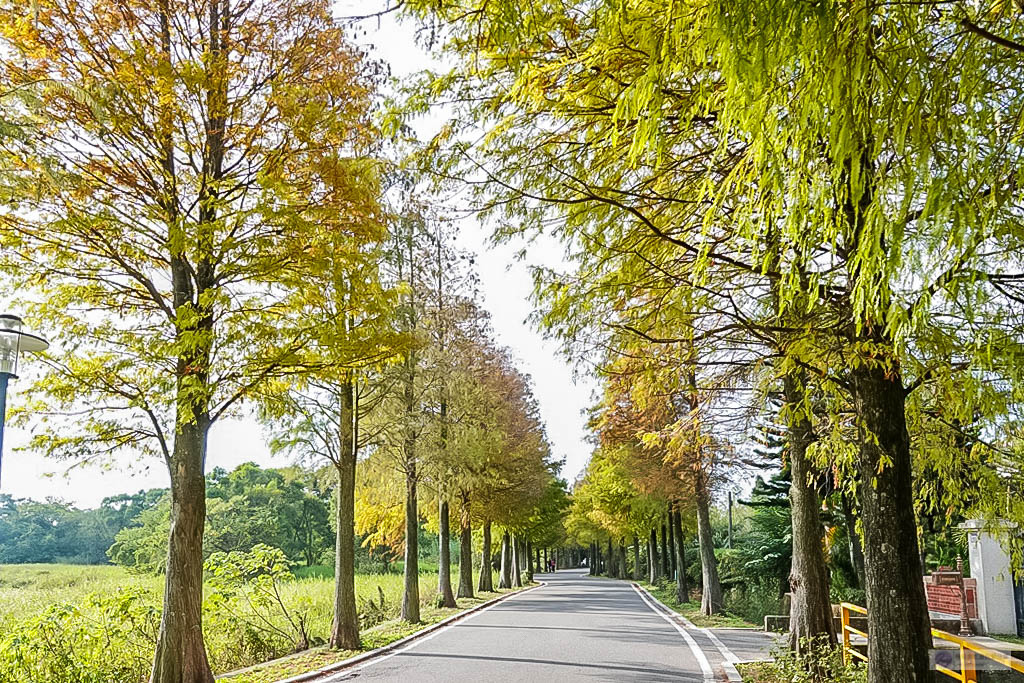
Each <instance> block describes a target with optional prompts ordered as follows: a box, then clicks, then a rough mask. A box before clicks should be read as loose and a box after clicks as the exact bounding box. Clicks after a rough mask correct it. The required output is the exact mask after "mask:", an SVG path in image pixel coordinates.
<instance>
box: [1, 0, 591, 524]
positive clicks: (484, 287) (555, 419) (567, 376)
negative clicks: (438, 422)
mask: <svg viewBox="0 0 1024 683" xmlns="http://www.w3.org/2000/svg"><path fill="white" fill-rule="evenodd" d="M375 4H376V3H375V1H370V2H367V1H366V0H363V1H362V2H347V3H341V4H339V5H338V11H339V12H340V13H341V14H343V15H352V14H357V13H358V14H364V13H367V12H368V11H370V10H369V9H368V8H370V7H371V6H374V5H375ZM364 23H365V28H366V33H365V35H361V36H360V40H361V41H364V42H365V43H366V44H367V45H372V46H373V47H372V52H373V54H374V55H376V56H378V57H380V58H382V59H385V60H386V61H388V62H389V64H390V65H391V69H392V74H393V76H394V77H395V78H401V77H402V75H404V74H409V73H412V72H414V71H416V70H418V69H421V68H423V67H424V65H426V64H427V63H428V62H429V60H428V58H427V57H426V55H425V54H424V53H423V51H422V50H420V49H419V48H418V47H417V46H416V45H415V41H414V32H413V30H412V28H411V27H410V26H400V25H397V24H396V23H395V21H394V19H393V18H391V17H385V18H383V19H381V20H380V21H379V22H378V21H377V20H372V21H368V22H364ZM443 115H444V113H443V112H438V113H436V114H434V115H433V116H430V117H427V118H425V119H424V120H422V121H419V122H417V124H416V125H417V127H418V129H419V130H420V131H421V134H422V135H429V134H430V132H431V131H432V130H434V129H436V126H437V124H438V122H439V121H440V120H441V119H442V118H443ZM487 237H488V234H487V231H486V230H485V229H483V228H482V227H481V226H479V225H477V224H476V223H475V222H474V221H472V220H467V221H464V222H463V226H462V229H461V232H460V235H459V238H458V239H459V243H460V245H461V246H462V247H464V248H466V249H470V250H472V251H474V252H476V253H477V255H478V258H477V268H478V271H479V275H480V284H481V287H480V290H481V291H480V293H481V297H482V299H483V304H484V307H485V308H486V309H487V310H488V311H490V312H491V314H492V316H493V323H494V329H495V332H496V334H497V337H498V342H499V343H500V344H502V345H505V346H508V347H510V348H511V349H512V350H513V353H514V355H515V357H516V359H517V361H518V364H519V367H520V368H521V369H522V370H524V371H525V372H527V373H528V374H529V375H530V376H531V377H532V378H533V383H534V388H535V392H536V395H537V399H538V400H539V402H540V408H541V414H542V417H543V419H544V422H545V425H546V428H547V433H548V437H549V439H550V441H551V444H552V446H553V450H554V454H555V456H556V457H557V458H564V459H565V460H566V465H565V467H564V469H563V472H562V475H563V476H564V477H566V478H567V479H569V481H570V483H571V482H572V480H573V479H574V478H575V476H576V474H577V473H578V472H579V471H580V470H581V469H582V468H583V467H584V465H585V464H586V461H587V457H588V455H589V450H590V448H589V446H588V444H587V443H586V441H585V435H586V429H585V424H584V423H585V418H584V416H583V410H584V409H585V408H586V407H587V406H588V405H589V404H590V401H591V395H592V391H593V386H594V384H593V382H592V381H590V380H584V381H583V382H582V383H576V382H574V380H573V376H572V369H571V368H570V367H569V366H568V365H567V363H566V362H565V361H564V359H562V358H561V357H560V356H559V355H558V353H557V351H556V348H555V346H554V345H553V344H550V343H546V342H545V341H544V340H543V339H542V337H541V335H540V334H539V333H538V332H537V331H536V330H534V329H532V328H531V327H530V326H529V324H528V323H527V322H526V318H527V316H528V315H529V314H530V312H531V306H530V292H531V289H532V283H531V279H530V275H529V266H530V265H533V264H543V265H547V266H552V265H557V264H558V263H559V262H560V261H561V250H560V248H559V246H558V245H557V244H553V243H551V242H539V243H534V244H532V245H531V247H530V250H529V252H528V256H527V260H526V261H525V262H521V261H516V260H515V259H514V258H513V254H514V252H515V251H516V249H517V247H516V245H509V246H505V247H500V248H495V249H491V248H488V246H487V244H486V241H487ZM10 312H12V313H17V312H18V311H10ZM37 332H39V333H41V334H43V335H44V336H45V335H46V330H37ZM53 351H54V352H55V353H58V354H59V353H60V349H59V348H55V349H53ZM24 361H25V362H26V363H31V359H30V358H26V359H24ZM18 389H19V387H18V381H17V380H14V381H13V382H12V383H11V389H10V400H11V401H12V402H16V401H18ZM26 438H27V435H26V434H24V433H22V432H21V431H20V430H17V429H14V428H9V429H8V431H7V435H6V439H5V443H4V458H3V475H2V477H0V493H7V494H11V495H14V496H15V497H28V498H35V499H38V500H42V499H44V498H46V497H51V496H52V497H56V498H61V499H64V500H68V501H72V502H75V503H77V504H79V505H81V506H87V507H88V506H95V505H97V504H99V502H100V501H101V500H102V499H103V498H104V497H106V496H109V495H113V494H116V493H123V492H133V491H137V490H139V489H143V488H151V487H157V486H167V485H168V478H167V471H166V469H165V467H164V465H163V463H162V462H160V461H156V460H147V461H134V462H130V461H122V462H120V463H119V464H117V465H115V466H113V467H112V468H110V469H100V468H98V467H83V468H76V469H72V470H70V471H69V470H68V465H67V463H61V462H55V461H53V460H47V459H46V458H43V457H41V456H39V455H37V454H34V453H30V452H26V451H21V450H17V447H18V446H19V445H21V444H23V443H25V441H26ZM247 461H254V462H257V463H260V464H261V465H267V466H283V465H288V464H291V463H290V462H289V460H287V459H286V458H283V457H277V458H274V457H272V456H271V455H270V453H269V451H268V449H267V446H266V435H265V434H264V432H263V431H262V429H261V427H260V426H259V424H258V423H256V422H255V421H254V420H237V421H228V422H223V423H221V424H218V425H216V426H214V428H213V430H212V432H211V434H210V441H209V456H208V459H207V469H208V470H209V469H211V468H213V467H217V466H220V467H225V468H229V469H230V468H232V467H234V466H236V465H238V464H241V463H243V462H247Z"/></svg>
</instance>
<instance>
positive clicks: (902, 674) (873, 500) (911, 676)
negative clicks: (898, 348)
mask: <svg viewBox="0 0 1024 683" xmlns="http://www.w3.org/2000/svg"><path fill="white" fill-rule="evenodd" d="M851 382H852V386H853V398H854V407H855V409H856V413H857V427H858V432H859V434H858V437H859V439H858V440H859V442H860V453H859V460H860V476H861V482H862V483H861V487H860V491H861V496H860V497H861V515H862V519H863V528H864V570H865V572H864V573H865V576H864V578H865V588H866V591H867V609H868V634H869V638H868V662H869V663H868V680H869V681H870V683H888V682H889V681H901V682H902V681H906V682H907V683H923V682H924V681H928V680H931V678H930V676H931V672H930V665H929V654H928V653H929V650H930V649H931V647H932V635H931V623H930V621H929V618H928V606H927V604H926V602H925V594H924V583H923V582H922V580H921V576H922V567H921V559H920V557H921V556H920V553H919V550H918V543H917V523H916V520H915V518H914V500H913V479H912V473H911V454H910V437H909V434H908V433H907V420H906V413H905V409H906V406H905V403H904V402H905V400H906V392H905V391H904V388H903V383H902V379H901V376H900V373H899V371H898V368H897V369H895V370H894V369H893V368H886V367H882V366H881V365H880V364H877V363H871V364H863V365H861V366H859V367H857V368H855V369H854V370H853V372H852V373H851Z"/></svg>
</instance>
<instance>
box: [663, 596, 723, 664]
mask: <svg viewBox="0 0 1024 683" xmlns="http://www.w3.org/2000/svg"><path fill="white" fill-rule="evenodd" d="M651 599H652V600H654V601H655V602H657V603H658V604H659V605H661V606H662V607H664V608H665V610H666V611H668V612H673V611H672V610H671V609H670V608H668V607H666V606H665V604H664V603H663V602H661V601H660V600H658V598H656V597H654V596H653V595H652V596H651ZM673 613H674V614H675V615H676V616H677V617H679V620H680V621H682V622H683V623H684V624H685V625H686V627H687V628H692V629H693V630H694V631H697V632H699V633H703V634H704V635H705V636H707V637H708V640H710V641H711V642H712V643H713V644H714V646H715V647H716V648H717V649H718V651H719V652H720V653H721V654H722V657H724V658H725V661H724V662H722V668H723V669H725V675H726V676H727V677H728V678H729V683H742V681H743V677H742V676H740V672H739V671H737V670H736V665H737V664H739V663H740V658H739V657H737V656H736V655H735V654H734V653H733V651H732V650H730V649H729V648H728V647H726V645H725V643H723V642H722V641H721V640H719V638H718V636H716V635H715V634H714V633H712V632H711V631H710V630H708V629H706V628H701V627H699V626H697V625H695V624H694V623H693V622H692V621H690V620H689V619H687V618H686V617H684V616H683V615H682V614H679V613H678V612H673Z"/></svg>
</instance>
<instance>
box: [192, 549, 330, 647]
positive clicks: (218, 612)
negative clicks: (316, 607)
mask: <svg viewBox="0 0 1024 683" xmlns="http://www.w3.org/2000/svg"><path fill="white" fill-rule="evenodd" d="M204 569H205V570H206V573H207V576H208V578H207V585H208V586H209V588H210V590H209V593H208V595H207V597H206V604H205V605H204V609H205V610H206V611H207V612H208V613H209V614H210V615H211V616H210V617H209V620H208V622H207V623H208V624H209V625H210V626H211V627H213V628H216V627H217V625H218V624H220V625H222V626H225V627H229V628H233V629H237V631H239V635H240V637H239V638H238V647H239V648H240V650H241V651H242V652H241V654H242V656H245V657H247V658H250V659H253V660H255V661H262V660H263V659H269V658H270V657H272V656H273V654H274V653H275V652H280V651H281V650H282V649H286V648H288V647H290V648H291V649H292V650H293V651H296V652H297V651H299V650H305V649H307V648H308V647H309V646H310V636H309V621H310V612H311V611H312V601H310V600H308V599H303V600H300V601H299V602H298V603H297V604H296V603H292V604H287V603H286V602H285V600H284V598H283V596H282V586H283V584H284V582H285V581H287V580H289V579H291V578H292V573H291V569H290V568H289V566H288V558H287V557H286V556H285V554H284V552H282V551H281V550H280V549H278V548H272V547H270V546H268V545H265V544H259V545H256V546H254V547H253V548H252V550H250V551H248V552H239V551H232V552H229V553H222V552H217V553H213V554H212V555H210V557H209V558H208V559H207V560H206V562H205V564H204ZM228 625H230V626H228Z"/></svg>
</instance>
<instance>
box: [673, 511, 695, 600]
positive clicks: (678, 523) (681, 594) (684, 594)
mask: <svg viewBox="0 0 1024 683" xmlns="http://www.w3.org/2000/svg"><path fill="white" fill-rule="evenodd" d="M668 517H669V525H668V528H669V530H670V534H669V535H670V536H671V537H672V538H674V539H675V543H673V555H675V559H676V562H675V564H676V567H677V569H676V600H678V601H679V602H680V603H685V602H689V601H690V587H689V586H688V585H686V538H685V537H684V536H683V513H682V512H680V511H679V508H678V507H676V506H674V505H673V506H672V507H671V508H669V513H668Z"/></svg>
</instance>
